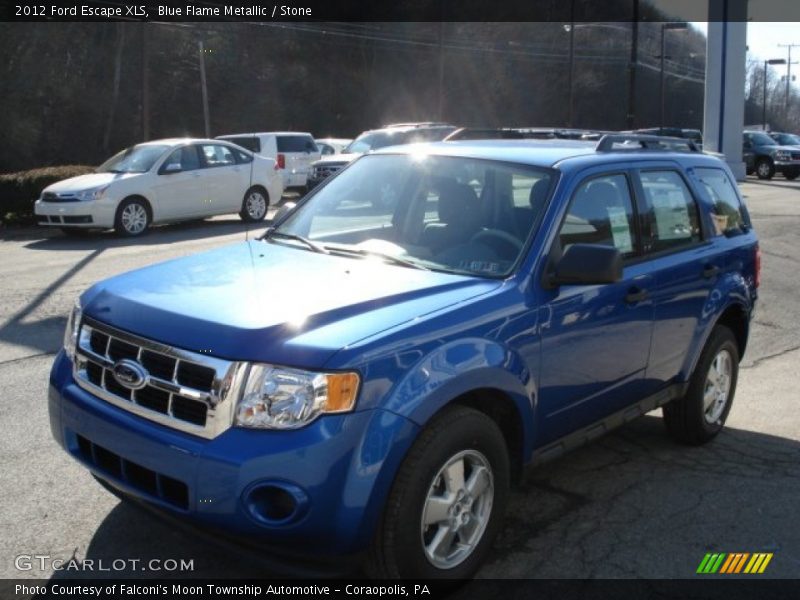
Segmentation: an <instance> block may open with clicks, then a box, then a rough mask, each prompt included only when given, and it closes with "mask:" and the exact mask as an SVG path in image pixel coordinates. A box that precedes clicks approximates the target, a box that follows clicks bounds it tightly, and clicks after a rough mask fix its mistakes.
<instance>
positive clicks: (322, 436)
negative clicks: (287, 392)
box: [49, 352, 417, 557]
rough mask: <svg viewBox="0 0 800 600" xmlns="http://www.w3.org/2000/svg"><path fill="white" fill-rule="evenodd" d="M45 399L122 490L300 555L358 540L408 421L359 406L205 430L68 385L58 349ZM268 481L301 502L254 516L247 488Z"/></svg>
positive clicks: (99, 470) (63, 428) (364, 536)
mask: <svg viewBox="0 0 800 600" xmlns="http://www.w3.org/2000/svg"><path fill="white" fill-rule="evenodd" d="M49 411H50V423H51V428H52V432H53V435H54V437H55V438H56V440H57V441H58V442H59V443H60V445H61V446H62V447H63V448H64V449H65V450H66V451H67V452H68V453H69V454H70V455H72V456H73V457H74V458H75V459H76V460H78V461H80V462H81V463H82V464H83V465H84V466H86V467H87V468H88V469H89V470H90V471H92V473H94V474H95V475H96V476H98V477H99V478H101V479H103V480H105V481H107V482H108V483H110V484H111V485H112V486H113V487H115V488H117V489H119V490H120V491H121V492H123V493H124V494H126V495H130V496H133V497H135V498H136V499H139V500H141V501H143V502H145V503H147V504H148V505H149V506H150V507H152V508H156V509H158V510H159V511H162V512H165V513H167V514H168V515H170V516H172V517H175V518H178V519H180V520H182V521H184V522H187V523H190V524H192V525H195V526H199V527H203V528H207V529H210V530H217V531H223V532H225V534H226V535H228V536H230V537H232V538H246V539H248V540H251V541H252V542H253V543H256V544H259V545H262V546H265V547H268V548H274V549H275V550H277V551H280V552H281V553H283V552H285V553H287V554H289V555H291V556H309V557H324V556H325V555H328V554H334V553H335V554H342V553H348V554H356V553H358V552H360V551H362V550H363V549H365V548H366V547H367V546H368V545H369V543H370V541H371V539H372V536H373V533H374V529H375V526H376V524H377V522H378V518H379V515H380V513H381V510H382V507H383V503H384V501H385V498H386V496H387V495H388V490H389V488H390V486H391V482H392V480H393V478H394V474H395V472H396V470H397V468H398V466H399V464H400V461H401V460H402V457H403V456H404V455H405V453H406V451H407V449H408V447H409V446H410V444H411V442H412V441H413V439H414V437H415V435H416V431H417V426H416V425H414V424H413V423H411V422H410V421H408V420H407V419H405V418H403V417H400V416H397V415H395V414H393V413H389V412H386V411H383V410H368V411H362V412H356V413H351V414H346V415H328V416H325V417H323V418H320V419H317V420H316V421H315V422H314V423H312V424H310V425H308V426H307V427H304V428H302V429H299V430H295V431H256V430H247V429H242V428H235V427H234V428H231V429H228V430H227V431H225V432H224V433H222V434H221V435H219V436H218V437H216V438H214V439H212V440H204V439H201V438H198V437H195V436H192V435H190V434H186V433H182V432H179V431H175V430H172V429H170V428H168V427H164V426H162V425H158V424H156V423H153V422H151V421H148V420H146V419H143V418H141V417H138V416H136V415H133V414H132V413H128V412H127V411H124V410H121V409H119V408H117V407H114V406H112V405H110V404H108V403H106V402H105V401H103V400H101V399H99V398H96V397H94V396H93V395H91V394H89V393H88V392H86V391H85V390H83V389H82V388H79V387H78V386H77V385H76V384H75V383H74V381H73V380H72V375H71V363H70V361H69V360H68V359H67V358H66V356H65V355H64V353H63V352H61V353H59V355H58V357H57V358H56V362H55V364H54V365H53V370H52V372H51V376H50V388H49ZM120 461H121V463H120ZM120 464H121V465H122V466H121V467H120V466H118V465H120ZM273 484H275V485H279V486H286V487H288V488H289V489H293V490H298V494H299V495H300V496H302V497H303V499H302V510H299V511H298V512H297V514H296V515H294V516H292V517H291V518H290V519H284V520H280V519H279V520H277V521H265V520H264V519H258V518H256V517H255V516H254V514H253V509H252V506H253V504H254V502H253V496H252V490H254V489H258V488H259V487H260V486H264V485H273Z"/></svg>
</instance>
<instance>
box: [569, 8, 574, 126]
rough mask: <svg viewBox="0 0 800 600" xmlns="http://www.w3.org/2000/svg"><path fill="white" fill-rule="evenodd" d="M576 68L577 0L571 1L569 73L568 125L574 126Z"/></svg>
mask: <svg viewBox="0 0 800 600" xmlns="http://www.w3.org/2000/svg"><path fill="white" fill-rule="evenodd" d="M574 69H575V0H570V3H569V69H568V73H567V90H568V98H567V127H572V120H573V117H574V113H573V111H574V98H575V94H574V92H573V89H572V78H573V71H574Z"/></svg>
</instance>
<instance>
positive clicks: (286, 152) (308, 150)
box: [217, 131, 320, 189]
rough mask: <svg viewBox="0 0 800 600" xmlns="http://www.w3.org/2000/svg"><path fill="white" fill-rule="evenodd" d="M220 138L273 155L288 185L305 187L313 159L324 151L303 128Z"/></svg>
mask: <svg viewBox="0 0 800 600" xmlns="http://www.w3.org/2000/svg"><path fill="white" fill-rule="evenodd" d="M217 139H218V140H225V141H228V142H232V143H234V144H238V145H239V146H242V147H243V148H246V149H247V150H250V151H251V152H254V153H256V154H259V155H261V156H266V157H268V158H271V159H272V160H274V161H275V162H276V167H277V169H278V171H279V172H280V174H281V177H282V178H283V187H284V189H288V188H305V187H306V185H307V181H308V173H309V171H310V170H311V163H313V162H314V161H316V160H319V158H320V152H319V149H318V148H317V145H316V143H315V142H314V137H313V136H312V135H311V134H310V133H305V132H300V131H268V132H264V133H238V134H234V135H220V136H218V137H217Z"/></svg>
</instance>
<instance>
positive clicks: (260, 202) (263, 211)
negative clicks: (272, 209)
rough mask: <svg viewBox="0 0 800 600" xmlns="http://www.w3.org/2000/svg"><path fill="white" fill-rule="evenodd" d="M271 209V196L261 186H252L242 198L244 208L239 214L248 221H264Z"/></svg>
mask: <svg viewBox="0 0 800 600" xmlns="http://www.w3.org/2000/svg"><path fill="white" fill-rule="evenodd" d="M267 210H269V197H268V196H267V193H266V192H265V191H264V190H262V189H261V188H256V187H254V188H250V189H249V190H247V192H246V193H245V195H244V199H243V200H242V210H241V212H240V213H239V216H240V217H242V220H243V221H245V222H247V223H255V222H256V221H263V220H264V217H266V216H267Z"/></svg>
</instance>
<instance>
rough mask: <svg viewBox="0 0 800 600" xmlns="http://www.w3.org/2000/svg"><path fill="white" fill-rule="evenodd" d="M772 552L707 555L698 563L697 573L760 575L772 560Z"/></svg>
mask: <svg viewBox="0 0 800 600" xmlns="http://www.w3.org/2000/svg"><path fill="white" fill-rule="evenodd" d="M772 556H773V553H772V552H754V553H752V554H751V553H749V552H731V553H726V552H721V553H709V554H706V555H705V556H704V557H703V560H702V561H700V566H699V567H697V573H699V574H701V575H713V574H715V573H719V574H721V575H723V574H724V575H732V574H733V575H735V574H739V573H747V574H751V575H752V574H760V573H763V572H764V571H766V569H767V565H768V564H769V562H770V561H771V560H772Z"/></svg>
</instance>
